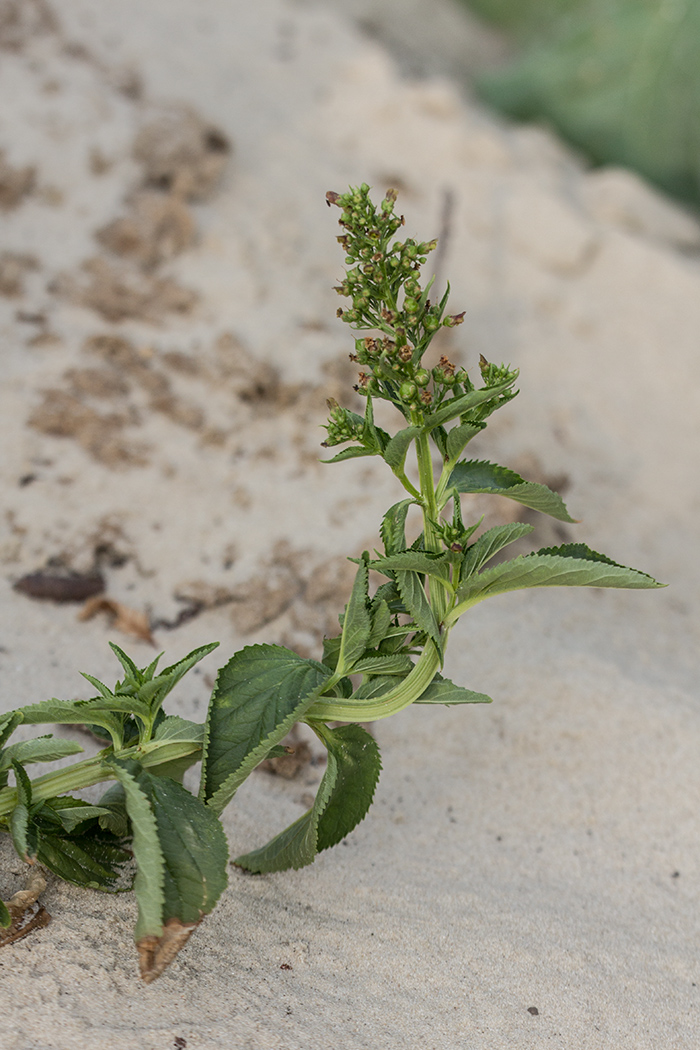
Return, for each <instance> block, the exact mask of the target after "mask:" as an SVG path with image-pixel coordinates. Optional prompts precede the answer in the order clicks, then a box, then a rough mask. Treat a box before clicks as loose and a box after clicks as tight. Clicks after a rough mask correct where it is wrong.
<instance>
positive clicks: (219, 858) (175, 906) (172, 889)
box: [136, 770, 228, 924]
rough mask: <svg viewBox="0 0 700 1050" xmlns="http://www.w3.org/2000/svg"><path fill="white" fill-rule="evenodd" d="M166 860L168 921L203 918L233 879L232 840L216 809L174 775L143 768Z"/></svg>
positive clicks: (143, 786) (145, 788) (141, 777)
mask: <svg viewBox="0 0 700 1050" xmlns="http://www.w3.org/2000/svg"><path fill="white" fill-rule="evenodd" d="M136 779H137V783H138V786H139V788H140V789H141V790H142V791H143V792H144V794H145V795H146V797H147V798H148V800H149V802H150V805H151V809H152V811H153V813H154V815H155V818H156V823H157V827H158V842H159V844H160V848H161V851H162V854H163V858H164V860H165V872H164V882H163V895H164V903H163V915H162V919H163V922H164V923H165V922H167V921H168V920H169V919H178V920H179V921H180V922H181V923H183V924H189V923H198V922H199V921H200V920H201V919H202V917H203V916H204V915H208V914H209V912H210V911H211V910H212V908H214V906H215V905H216V902H217V901H218V899H219V897H220V896H221V894H222V893H223V891H224V890H225V889H226V885H227V883H228V875H227V866H228V844H227V842H226V836H225V834H224V830H223V828H222V827H221V824H220V822H219V819H218V817H217V815H216V814H215V813H214V811H213V810H212V809H211V808H209V807H208V806H206V805H205V804H204V803H203V802H201V801H200V800H199V799H198V798H195V797H194V795H191V794H190V792H189V791H187V790H186V789H185V788H184V787H182V785H181V784H177V783H176V782H175V781H174V780H170V779H169V778H168V777H161V776H153V775H152V774H150V773H148V772H147V771H145V770H144V771H142V772H140V773H139V774H138V776H137V778H136Z"/></svg>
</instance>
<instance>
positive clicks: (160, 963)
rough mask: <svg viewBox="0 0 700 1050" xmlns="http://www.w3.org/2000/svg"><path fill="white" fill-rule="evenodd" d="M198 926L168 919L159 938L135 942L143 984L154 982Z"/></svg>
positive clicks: (151, 937) (146, 938)
mask: <svg viewBox="0 0 700 1050" xmlns="http://www.w3.org/2000/svg"><path fill="white" fill-rule="evenodd" d="M198 925H199V923H197V922H191V923H182V922H180V920H179V919H168V921H167V922H166V923H165V926H164V927H163V932H162V934H161V935H160V937H154V936H150V937H142V938H141V940H140V941H137V943H136V947H137V949H138V953H139V973H140V974H141V978H142V980H143V981H144V983H145V984H150V983H151V981H155V979H156V977H160V975H161V974H162V973H163V971H164V970H167V968H168V966H170V963H171V962H172V961H173V959H174V958H175V956H176V955H177V954H178V952H179V951H180V950H181V949H182V948H184V946H185V945H186V944H187V942H188V940H189V939H190V936H191V934H192V931H193V930H196V929H197V926H198Z"/></svg>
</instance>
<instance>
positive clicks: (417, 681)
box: [304, 636, 447, 722]
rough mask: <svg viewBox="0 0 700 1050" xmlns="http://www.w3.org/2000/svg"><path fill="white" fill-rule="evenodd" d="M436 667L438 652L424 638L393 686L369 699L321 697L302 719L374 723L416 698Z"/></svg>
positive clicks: (424, 688)
mask: <svg viewBox="0 0 700 1050" xmlns="http://www.w3.org/2000/svg"><path fill="white" fill-rule="evenodd" d="M445 641H447V637H446V636H445ZM439 670H440V654H439V653H438V651H437V648H436V647H435V645H434V644H433V642H432V641H428V642H427V643H426V646H425V649H424V650H423V652H422V653H421V655H420V657H419V658H418V661H417V663H416V665H415V667H414V668H413V670H412V671H411V672H410V674H408V675H406V677H405V678H404V679H403V680H402V681H401V682H400V683H399V685H397V686H396V688H394V689H391V690H389V692H387V693H384V694H383V695H382V696H380V697H378V698H377V699H376V700H373V701H372V700H341V699H338V700H335V699H332V700H331V699H328V700H326V699H324V698H321V699H320V700H318V701H317V702H316V703H315V704H314V705H313V706H312V707H311V708H309V710H308V711H307V713H306V717H305V719H304V721H305V722H306V721H319V722H329V721H337V722H376V721H378V720H379V719H380V718H388V717H389V715H395V714H396V713H397V712H398V711H403V709H404V707H409V706H410V705H411V704H412V703H414V701H416V700H418V698H419V697H420V696H422V694H423V693H424V692H425V690H426V689H427V688H428V686H429V685H430V683H431V682H432V680H433V678H434V677H435V675H436V674H437V672H438V671H439Z"/></svg>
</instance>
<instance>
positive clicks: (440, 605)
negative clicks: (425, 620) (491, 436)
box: [416, 434, 450, 623]
mask: <svg viewBox="0 0 700 1050" xmlns="http://www.w3.org/2000/svg"><path fill="white" fill-rule="evenodd" d="M416 454H417V457H418V476H419V478H420V490H421V496H422V500H421V506H422V509H423V543H424V545H425V549H426V550H427V551H433V552H434V553H436V554H439V553H440V551H441V550H442V543H441V541H440V537H439V536H438V535H437V533H436V532H435V527H434V524H433V523H434V522H436V521H437V520H438V514H439V509H438V504H437V499H436V496H435V478H434V475H433V458H432V455H431V453H430V438H429V437H428V435H427V434H419V435H418V437H417V438H416ZM428 593H429V595H430V604H431V606H432V608H433V612H434V613H435V617H436V619H437V622H438V623H442V621H443V618H444V616H445V613H446V612H447V608H448V604H449V599H450V596H449V594H448V593H446V591H445V589H444V587H441V586H438V585H437V581H436V580H434V579H430V580H429V581H428Z"/></svg>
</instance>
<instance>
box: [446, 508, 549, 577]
mask: <svg viewBox="0 0 700 1050" xmlns="http://www.w3.org/2000/svg"><path fill="white" fill-rule="evenodd" d="M531 532H534V528H533V526H532V525H525V524H524V523H523V522H520V521H515V522H512V523H511V524H510V525H496V526H495V527H494V528H492V529H487V530H486V532H485V533H483V535H481V536H479V539H478V540H477V541H476V543H473V544H472V546H471V547H469V548H468V550H467V552H466V554H465V555H464V559H463V561H462V577H463V579H466V578H467V577H468V576H471V575H472V573H475V572H478V571H479V569H480V568H481V567H482V565H485V564H486V562H487V561H489V560H490V559H491V558H493V556H494V555H495V554H498V552H499V551H501V550H503V548H504V547H507V546H508V544H510V543H515V541H516V540H519V539H521V538H522V537H523V536H528V535H529V534H530V533H531Z"/></svg>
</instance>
